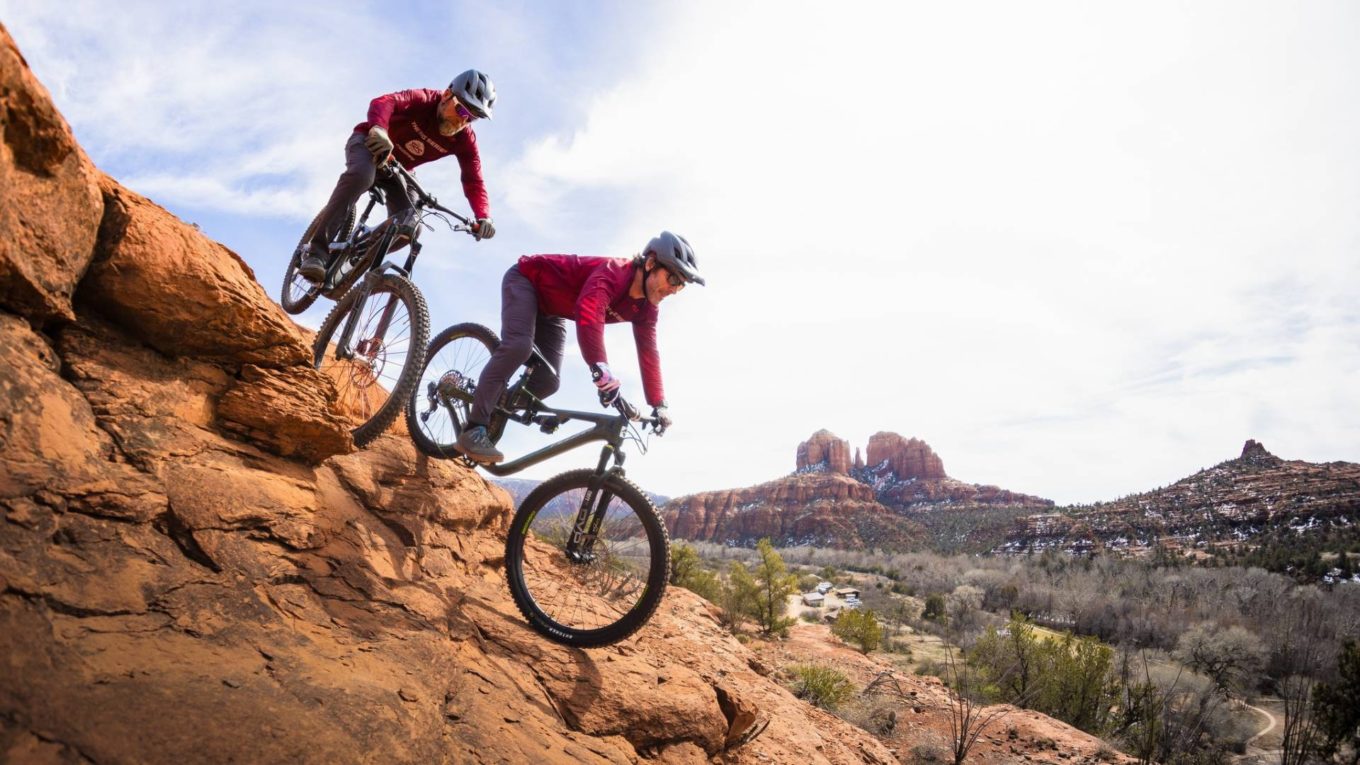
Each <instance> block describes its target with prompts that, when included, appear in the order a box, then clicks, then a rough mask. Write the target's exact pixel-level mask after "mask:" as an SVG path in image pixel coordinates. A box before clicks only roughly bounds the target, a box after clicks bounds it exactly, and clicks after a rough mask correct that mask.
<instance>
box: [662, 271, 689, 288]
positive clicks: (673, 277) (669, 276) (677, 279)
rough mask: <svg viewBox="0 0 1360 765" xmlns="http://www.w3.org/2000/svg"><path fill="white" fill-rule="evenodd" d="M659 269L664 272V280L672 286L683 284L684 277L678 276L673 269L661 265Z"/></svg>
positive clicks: (681, 285)
mask: <svg viewBox="0 0 1360 765" xmlns="http://www.w3.org/2000/svg"><path fill="white" fill-rule="evenodd" d="M661 270H662V271H665V272H666V281H667V282H669V283H670V285H671V286H672V287H683V286H685V279H684V277H682V276H680V275H679V274H676V273H675V272H674V271H672V270H670V269H669V268H666V267H665V266H662V267H661Z"/></svg>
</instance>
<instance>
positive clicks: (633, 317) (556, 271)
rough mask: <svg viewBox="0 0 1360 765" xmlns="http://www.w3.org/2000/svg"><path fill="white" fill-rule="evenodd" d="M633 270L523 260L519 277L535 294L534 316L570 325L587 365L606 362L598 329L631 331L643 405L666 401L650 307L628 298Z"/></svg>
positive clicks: (593, 261)
mask: <svg viewBox="0 0 1360 765" xmlns="http://www.w3.org/2000/svg"><path fill="white" fill-rule="evenodd" d="M634 269H635V266H634V265H633V261H632V260H630V259H628V258H591V257H581V256H578V255H525V256H524V257H522V258H520V259H519V272H520V273H521V274H524V276H525V278H527V279H528V280H529V281H530V282H532V283H533V285H534V290H535V291H536V292H538V310H539V312H540V313H543V314H546V315H549V316H560V317H562V318H564V319H572V320H574V321H575V322H576V341H577V343H579V344H580V346H581V355H582V356H584V357H585V360H586V363H587V364H597V363H600V362H606V363H607V362H608V361H609V359H608V357H607V356H606V355H605V350H604V325H605V324H613V323H616V322H621V321H627V322H631V323H632V325H633V340H634V341H635V342H636V343H637V354H638V366H640V367H641V368H642V388H643V391H644V392H645V393H646V395H647V403H648V404H650V405H652V406H657V405H659V404H661V403H662V402H664V401H665V400H666V392H665V389H664V387H663V386H662V384H661V356H660V354H659V353H657V350H656V317H657V310H656V306H654V305H652V304H651V302H649V301H648V300H647V298H645V297H641V298H633V297H629V296H628V289H629V288H630V287H631V286H632V284H633V274H634Z"/></svg>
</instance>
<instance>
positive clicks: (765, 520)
mask: <svg viewBox="0 0 1360 765" xmlns="http://www.w3.org/2000/svg"><path fill="white" fill-rule="evenodd" d="M866 452H867V459H866V458H865V457H861V455H860V451H859V449H858V448H856V449H855V452H854V457H853V459H852V458H851V452H850V444H849V442H847V441H845V440H844V439H841V438H838V437H837V436H836V435H835V434H833V433H831V432H830V431H828V430H819V431H817V432H816V433H813V434H812V437H811V438H809V439H808V440H807V441H804V442H803V443H801V444H799V445H798V451H797V458H796V461H795V465H794V467H795V471H794V473H793V474H792V475H789V476H786V477H784V478H779V479H776V480H773V481H769V482H767V483H763V484H760V485H759V486H752V487H749V488H744V489H729V490H724V491H711V492H703V493H700V494H694V495H691V496H687V497H679V498H677V499H675V500H672V501H671V502H670V503H668V504H667V505H666V506H665V508H664V510H663V514H664V515H665V517H666V521H667V524H668V525H669V526H670V529H671V533H672V534H674V535H675V536H677V537H679V538H682V539H696V540H704V541H713V542H722V543H726V544H741V545H750V544H754V543H755V542H756V541H757V540H759V539H761V538H762V537H769V538H770V539H771V540H773V541H774V542H775V543H776V544H780V545H795V544H813V545H820V546H826V547H844V548H850V549H855V548H861V547H877V548H881V549H903V550H905V549H912V548H915V547H919V546H921V545H922V544H923V542H924V536H925V529H924V528H923V527H922V526H921V524H920V523H919V522H918V521H919V520H920V517H919V516H920V514H921V513H924V512H928V511H932V510H941V511H949V512H956V511H964V510H966V509H968V508H970V507H979V506H1001V505H1005V506H1015V507H1023V508H1033V509H1035V510H1040V509H1047V508H1049V507H1051V506H1052V505H1053V503H1052V502H1051V501H1049V500H1046V499H1042V498H1039V497H1031V496H1028V495H1025V494H1019V493H1016V492H1011V491H1006V490H1005V489H1000V488H998V487H996V486H980V485H977V484H971V483H964V482H963V481H957V480H955V479H953V478H950V477H949V476H947V475H945V472H944V461H943V460H941V459H940V457H939V455H937V454H935V452H934V451H933V450H932V449H931V448H930V446H929V444H927V443H925V442H924V441H922V440H920V439H917V438H903V437H902V436H899V435H898V434H896V433H875V434H874V435H873V437H871V438H870V439H869V444H868V448H867V450H866Z"/></svg>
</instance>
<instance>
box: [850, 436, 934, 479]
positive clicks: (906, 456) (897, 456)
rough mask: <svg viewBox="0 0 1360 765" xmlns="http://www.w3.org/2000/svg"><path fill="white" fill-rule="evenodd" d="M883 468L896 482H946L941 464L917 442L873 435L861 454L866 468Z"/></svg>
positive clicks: (927, 447)
mask: <svg viewBox="0 0 1360 765" xmlns="http://www.w3.org/2000/svg"><path fill="white" fill-rule="evenodd" d="M885 463H886V464H887V466H888V469H890V470H892V472H893V474H894V475H896V476H897V477H898V478H900V479H909V478H917V479H920V480H923V481H937V480H940V479H942V478H947V477H948V476H946V475H945V472H944V460H941V459H940V458H939V456H938V455H936V454H935V452H934V451H933V450H932V449H931V448H930V445H929V444H927V443H926V442H925V441H922V440H920V439H918V438H903V437H902V436H899V435H897V434H896V433H884V432H879V433H875V434H873V435H872V436H870V437H869V446H868V449H866V453H865V464H866V465H867V466H868V467H871V468H872V467H876V466H878V465H882V464H885Z"/></svg>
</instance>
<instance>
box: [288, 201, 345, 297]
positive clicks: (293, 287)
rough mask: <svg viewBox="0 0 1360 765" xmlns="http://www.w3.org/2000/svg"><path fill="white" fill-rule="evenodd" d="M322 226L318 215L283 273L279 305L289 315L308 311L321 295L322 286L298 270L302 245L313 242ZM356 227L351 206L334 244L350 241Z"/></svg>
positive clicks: (294, 249)
mask: <svg viewBox="0 0 1360 765" xmlns="http://www.w3.org/2000/svg"><path fill="white" fill-rule="evenodd" d="M320 225H321V213H317V215H316V217H315V218H313V219H312V223H311V225H309V226H308V227H307V230H306V231H304V232H303V233H302V238H301V239H299V240H298V243H297V247H294V248H293V258H292V260H290V261H288V268H287V269H285V270H284V272H283V291H282V292H281V293H279V305H281V306H283V310H285V311H287V312H288V313H292V314H298V313H302V312H303V311H305V310H307V309H308V308H310V307H311V306H312V303H315V302H316V299H317V297H318V296H319V295H320V294H321V285H319V284H312V283H311V282H309V281H307V280H306V279H304V278H302V274H299V273H298V268H300V267H301V266H302V245H304V244H306V243H308V242H310V241H312V235H313V234H314V233H315V232H316V229H317V227H318V226H320ZM353 227H354V207H353V206H352V205H351V206H350V208H349V212H348V213H346V214H345V222H344V224H343V225H341V226H340V231H339V233H337V234H336V235H335V237H334V238H333V239H332V240H331V241H333V242H343V241H345V240H347V239H349V232H350V229H351V228H353Z"/></svg>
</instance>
